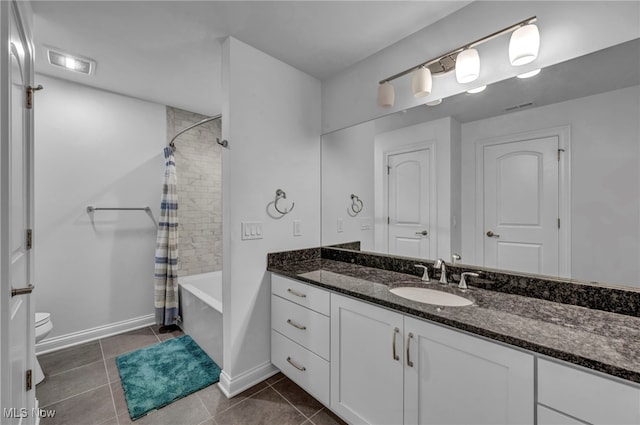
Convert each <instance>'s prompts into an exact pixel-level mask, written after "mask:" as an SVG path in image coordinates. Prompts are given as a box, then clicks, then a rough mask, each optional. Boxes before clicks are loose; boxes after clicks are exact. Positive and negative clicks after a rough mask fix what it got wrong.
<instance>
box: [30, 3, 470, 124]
mask: <svg viewBox="0 0 640 425" xmlns="http://www.w3.org/2000/svg"><path fill="white" fill-rule="evenodd" d="M469 3H470V1H280V2H278V1H126V2H125V1H51V0H49V1H35V2H33V9H34V13H35V19H34V31H33V32H34V41H35V45H36V72H39V73H42V74H47V75H50V76H54V77H59V78H63V79H66V80H71V81H75V82H78V83H81V84H86V85H89V86H93V87H98V88H101V89H105V90H110V91H113V92H117V93H122V94H127V95H129V96H133V97H137V98H141V99H144V100H149V101H152V102H157V103H161V104H166V105H170V106H175V107H178V108H182V109H187V110H191V111H194V112H198V113H201V114H207V115H214V114H216V113H219V112H220V110H221V104H220V98H221V88H220V80H221V73H220V68H221V44H220V42H221V41H222V40H224V38H225V37H227V36H233V37H235V38H237V39H239V40H241V41H243V42H245V43H247V44H249V45H251V46H253V47H255V48H257V49H259V50H262V51H263V52H265V53H267V54H269V55H270V56H273V57H275V58H277V59H280V60H282V61H283V62H286V63H288V64H290V65H292V66H294V67H296V68H298V69H300V70H302V71H304V72H306V73H308V74H310V75H312V76H314V77H316V78H318V79H320V80H324V79H326V78H328V77H330V76H332V75H334V74H336V73H338V72H340V71H342V70H344V69H346V68H347V67H349V66H350V65H352V64H354V63H356V62H358V61H360V60H362V59H364V58H366V57H367V56H369V55H371V54H373V53H375V52H377V51H379V50H381V49H383V48H385V47H387V46H389V45H391V44H393V43H395V42H397V41H399V40H401V39H402V38H404V37H407V36H408V35H410V34H412V33H414V32H416V31H418V30H420V29H421V28H424V27H425V26H428V25H430V24H432V23H433V22H435V21H437V20H439V19H441V18H443V17H445V16H447V15H449V14H451V13H453V12H454V11H456V10H458V9H460V8H461V7H464V6H465V5H467V4H469ZM45 46H47V47H55V48H57V49H60V50H62V51H64V52H68V53H72V54H76V55H79V56H84V57H88V58H91V59H93V60H95V61H96V62H97V67H96V72H95V75H92V76H84V75H80V74H77V73H73V72H70V71H67V70H64V69H60V68H55V67H53V66H51V65H50V64H49V63H48V61H47V58H46V50H45Z"/></svg>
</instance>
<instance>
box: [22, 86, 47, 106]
mask: <svg viewBox="0 0 640 425" xmlns="http://www.w3.org/2000/svg"><path fill="white" fill-rule="evenodd" d="M43 88H44V87H42V85H40V84H38V87H32V86H28V87H27V89H26V90H27V102H26V103H27V105H26V107H27V109H33V92H35V91H38V90H42V89H43Z"/></svg>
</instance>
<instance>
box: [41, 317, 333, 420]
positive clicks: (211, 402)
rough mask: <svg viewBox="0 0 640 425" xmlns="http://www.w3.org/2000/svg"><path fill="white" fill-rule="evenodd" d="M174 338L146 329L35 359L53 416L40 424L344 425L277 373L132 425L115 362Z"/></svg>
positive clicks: (193, 398) (211, 391)
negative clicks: (236, 392)
mask: <svg viewBox="0 0 640 425" xmlns="http://www.w3.org/2000/svg"><path fill="white" fill-rule="evenodd" d="M178 335H182V333H181V332H179V331H177V332H173V333H167V334H161V333H159V332H158V331H157V327H147V328H143V329H139V330H136V331H131V332H127V333H124V334H120V335H116V336H112V337H109V338H103V339H101V340H99V341H95V342H90V343H87V344H83V345H80V346H76V347H72V348H68V349H65V350H61V351H56V352H54V353H49V354H44V355H42V356H39V359H40V364H41V365H42V368H43V369H44V372H45V375H46V376H47V377H46V378H45V380H44V381H43V382H42V383H40V384H39V385H38V386H37V387H36V397H37V398H38V400H39V402H40V407H41V408H42V409H46V410H50V409H53V410H55V411H56V415H55V416H54V417H53V418H47V419H42V421H41V424H42V425H57V424H61V425H62V424H64V425H76V424H77V425H90V424H96V425H100V424H103V425H125V424H136V425H148V424H158V425H227V424H233V425H243V424H246V425H253V424H265V425H266V424H269V425H288V424H291V425H302V424H304V425H313V424H315V425H335V424H344V422H343V421H341V420H340V419H339V418H338V417H336V416H335V415H334V414H333V413H331V412H330V411H329V410H327V409H326V408H324V407H323V406H322V405H321V404H320V403H319V402H318V401H317V400H315V399H314V398H313V397H311V396H310V395H309V394H307V393H306V392H305V391H303V390H302V389H301V388H300V387H298V386H297V385H296V384H295V383H293V382H292V381H291V380H289V379H288V378H286V377H285V376H284V375H282V374H280V373H279V374H277V375H275V376H272V377H271V378H269V379H267V380H266V381H264V382H261V383H259V384H257V385H255V386H254V387H252V388H250V389H248V390H246V391H245V392H243V393H242V394H239V395H237V396H236V397H233V398H231V399H227V398H226V397H225V396H224V395H223V394H222V392H221V391H220V390H219V389H218V386H217V385H212V386H210V387H207V388H204V389H202V390H200V391H198V392H196V393H194V394H191V395H189V396H187V397H185V398H183V399H181V400H178V401H176V402H174V403H172V404H170V405H168V406H165V407H163V408H162V409H159V410H157V411H155V412H152V413H150V414H148V415H147V416H144V417H142V418H140V419H138V420H137V421H135V422H132V421H131V419H130V418H129V413H128V411H127V403H126V401H125V399H124V392H123V390H122V386H121V385H120V376H119V375H118V369H117V367H116V363H115V357H116V356H118V355H120V354H122V353H126V352H129V351H133V350H137V349H139V348H142V347H145V346H148V345H152V344H156V343H158V342H160V341H163V340H165V339H167V338H174V337H176V336H178Z"/></svg>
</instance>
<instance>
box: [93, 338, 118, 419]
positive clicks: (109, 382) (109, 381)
mask: <svg viewBox="0 0 640 425" xmlns="http://www.w3.org/2000/svg"><path fill="white" fill-rule="evenodd" d="M98 342H99V343H100V352H101V353H102V364H103V365H104V372H105V373H106V374H107V382H108V385H109V394H111V405H112V406H113V411H114V413H115V414H116V424H118V425H120V420H119V419H118V409H116V399H115V397H114V396H113V388H111V378H109V369H108V368H107V359H105V358H104V350H103V349H102V341H101V340H98Z"/></svg>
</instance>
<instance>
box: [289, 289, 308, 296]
mask: <svg viewBox="0 0 640 425" xmlns="http://www.w3.org/2000/svg"><path fill="white" fill-rule="evenodd" d="M287 292H289V293H291V295H295V296H296V297H300V298H307V294H301V293H300V292H296V291H294V290H293V289H291V288H289V289H287Z"/></svg>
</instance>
